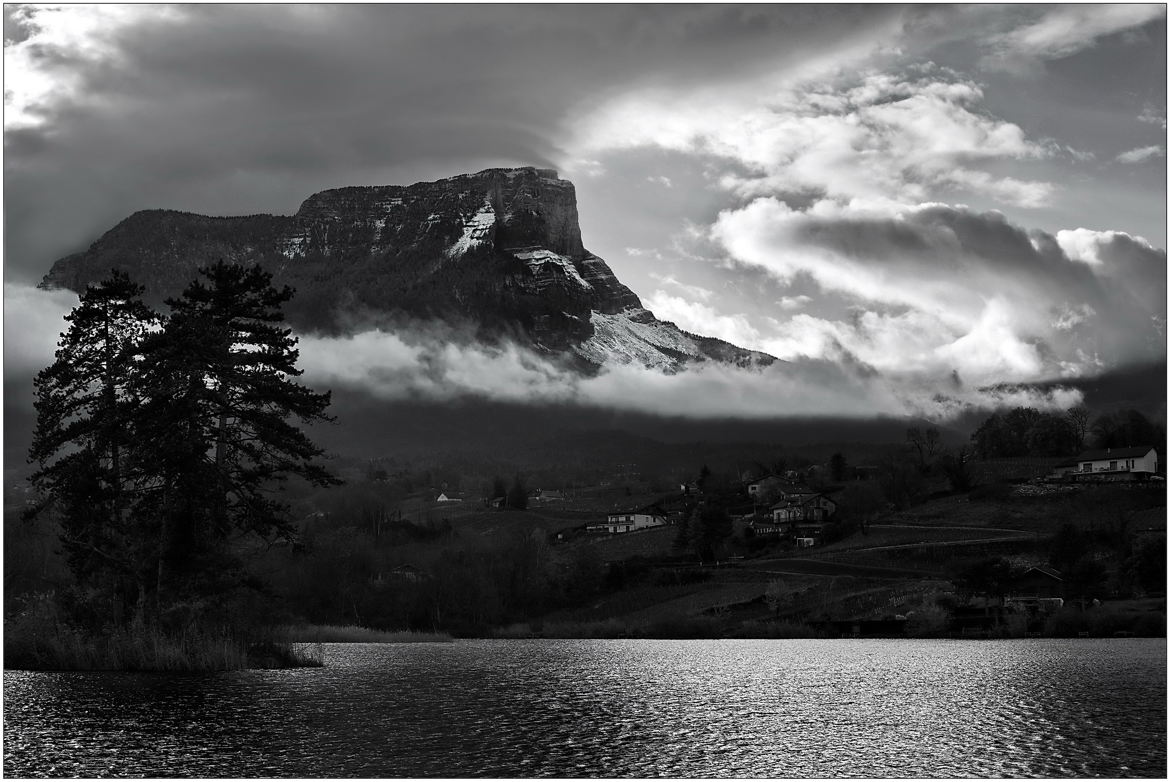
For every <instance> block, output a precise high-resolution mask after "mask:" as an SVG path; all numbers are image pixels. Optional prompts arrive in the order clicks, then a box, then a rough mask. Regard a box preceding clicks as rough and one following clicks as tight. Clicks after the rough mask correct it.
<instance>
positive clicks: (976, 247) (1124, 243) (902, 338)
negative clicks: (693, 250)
mask: <svg viewBox="0 0 1170 782" xmlns="http://www.w3.org/2000/svg"><path fill="white" fill-rule="evenodd" d="M711 238H712V239H713V240H714V241H715V242H717V243H718V244H720V245H721V246H722V247H723V248H725V250H726V251H727V253H728V254H729V255H730V257H731V258H733V259H735V260H737V261H739V262H741V263H745V264H748V265H751V266H755V267H758V268H761V269H763V270H765V271H767V272H768V273H769V274H771V275H772V276H773V277H775V278H776V279H777V280H778V281H779V282H780V283H782V284H786V283H791V282H792V281H793V280H795V279H796V278H798V277H801V278H807V279H811V280H812V281H813V282H814V283H815V284H816V285H817V286H819V287H820V288H821V289H822V290H823V291H825V292H826V293H830V294H833V295H835V296H840V297H844V298H845V300H846V301H852V302H854V303H855V309H854V313H853V315H852V317H850V318H849V319H847V320H833V319H826V318H823V317H814V316H812V315H809V314H804V313H801V314H798V315H796V316H793V317H791V318H789V319H788V320H786V321H784V320H780V319H775V320H774V321H773V322H772V323H771V325H770V327H769V328H768V329H763V330H762V333H760V334H759V336H758V337H757V341H756V342H754V343H753V346H754V347H757V348H758V349H761V350H764V351H767V352H769V353H772V354H773V355H776V356H778V357H781V358H789V357H794V356H809V357H816V358H828V359H833V360H846V359H848V358H855V359H857V360H860V361H862V362H864V363H866V364H868V365H870V366H872V367H874V368H876V369H877V370H879V371H880V372H882V373H884V374H886V375H888V376H931V377H934V378H936V379H942V378H945V377H946V376H947V375H948V374H949V373H950V372H952V371H954V372H958V373H959V375H960V376H961V377H962V378H964V380H966V381H969V382H970V383H972V384H975V385H981V384H991V383H995V382H999V381H1028V380H1038V379H1041V378H1044V377H1052V376H1056V375H1058V374H1060V375H1067V374H1069V373H1070V372H1073V371H1074V370H1076V369H1077V368H1080V369H1081V370H1082V371H1086V372H1088V371H1094V370H1097V369H1099V368H1100V364H1101V358H1100V356H1104V357H1105V360H1106V361H1107V363H1108V364H1109V365H1117V364H1121V363H1124V362H1126V361H1134V360H1149V359H1153V358H1157V357H1159V356H1161V355H1164V345H1162V344H1161V340H1160V337H1159V336H1158V334H1157V333H1156V329H1155V327H1154V326H1153V325H1152V323H1153V322H1152V321H1151V320H1150V318H1161V317H1164V316H1165V301H1164V297H1165V279H1166V271H1165V264H1166V260H1165V258H1166V256H1165V252H1164V251H1160V250H1156V249H1155V248H1153V247H1151V246H1150V244H1149V243H1148V242H1146V241H1145V240H1143V239H1140V238H1136V237H1131V236H1129V235H1127V234H1124V233H1119V232H1095V231H1089V230H1087V229H1077V230H1075V231H1062V232H1060V234H1058V235H1057V236H1056V237H1052V236H1049V235H1047V234H1043V233H1040V232H1032V233H1028V232H1026V231H1024V230H1023V229H1021V228H1019V227H1017V226H1014V225H1012V224H1011V223H1010V222H1008V221H1007V220H1006V218H1005V217H1004V216H1003V215H1002V214H999V213H994V212H986V213H977V212H973V211H971V210H967V209H962V208H957V207H950V206H946V205H942V204H926V205H921V206H917V207H910V208H905V209H902V210H900V211H896V212H893V213H891V214H886V215H883V214H882V213H881V212H880V211H875V210H873V209H870V208H868V207H866V208H859V209H852V208H850V207H842V206H840V205H836V204H830V205H828V206H825V205H821V204H815V205H813V206H812V207H810V208H809V209H807V210H805V211H797V210H794V209H792V208H791V207H789V206H787V205H785V204H784V203H782V202H780V201H778V200H777V199H774V198H761V199H757V200H755V201H753V202H752V203H750V204H748V205H746V206H744V207H742V208H740V209H734V210H727V211H725V212H723V213H721V214H720V216H719V218H718V220H717V221H716V223H715V224H714V226H713V228H712V231H711ZM777 314H778V315H779V314H780V313H777ZM753 325H755V326H757V327H759V324H758V323H757V324H752V323H745V324H743V327H741V329H740V331H741V332H743V333H747V328H749V327H752V326H753ZM761 328H762V327H761ZM1090 356H1091V357H1092V360H1091V361H1090V360H1087V357H1090Z"/></svg>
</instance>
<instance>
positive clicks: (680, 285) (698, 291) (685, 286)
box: [630, 253, 715, 301]
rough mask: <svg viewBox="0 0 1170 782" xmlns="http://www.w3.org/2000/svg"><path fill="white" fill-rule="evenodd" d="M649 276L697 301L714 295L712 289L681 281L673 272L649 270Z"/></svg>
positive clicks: (708, 298)
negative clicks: (663, 272)
mask: <svg viewBox="0 0 1170 782" xmlns="http://www.w3.org/2000/svg"><path fill="white" fill-rule="evenodd" d="M630 254H631V255H635V254H637V253H630ZM649 276H650V279H652V280H657V281H658V282H660V283H662V284H663V285H670V286H671V287H674V288H677V289H678V290H680V291H682V292H683V293H685V294H687V295H688V296H690V297H691V298H693V299H698V300H699V301H708V300H710V299H711V297H712V296H714V295H715V292H714V291H712V290H710V289H708V288H704V287H703V286H701V285H691V284H689V283H685V282H681V281H680V280H679V279H678V278H677V277H675V276H674V275H673V274H665V275H663V274H658V273H656V272H650V275H649Z"/></svg>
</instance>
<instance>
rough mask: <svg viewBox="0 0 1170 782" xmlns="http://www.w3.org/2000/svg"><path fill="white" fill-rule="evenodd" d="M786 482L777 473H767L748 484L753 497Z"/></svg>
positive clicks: (750, 495)
mask: <svg viewBox="0 0 1170 782" xmlns="http://www.w3.org/2000/svg"><path fill="white" fill-rule="evenodd" d="M783 484H784V479H783V478H780V477H778V476H776V475H765V476H763V477H762V478H757V479H756V480H754V481H752V482H751V483H749V484H748V485H747V493H748V496H749V497H751V498H752V499H755V498H756V497H759V496H761V495H763V494H767V493H768V492H769V491H770V490H772V489H774V488H776V487H778V486H781V485H783Z"/></svg>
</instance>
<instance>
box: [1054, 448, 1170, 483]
mask: <svg viewBox="0 0 1170 782" xmlns="http://www.w3.org/2000/svg"><path fill="white" fill-rule="evenodd" d="M1056 470H1057V472H1058V473H1060V474H1061V475H1062V476H1063V477H1065V478H1067V479H1069V480H1074V481H1083V480H1090V481H1095V480H1103V481H1118V480H1148V479H1149V477H1150V476H1151V475H1153V474H1154V473H1156V472H1158V452H1157V451H1156V450H1154V448H1153V447H1151V446H1148V445H1143V446H1139V447H1136V448H1102V449H1098V450H1095V451H1085V452H1083V453H1081V454H1080V455H1079V456H1077V458H1076V461H1075V462H1065V463H1063V464H1060V465H1057V467H1056Z"/></svg>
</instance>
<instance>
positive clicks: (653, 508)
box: [609, 503, 666, 517]
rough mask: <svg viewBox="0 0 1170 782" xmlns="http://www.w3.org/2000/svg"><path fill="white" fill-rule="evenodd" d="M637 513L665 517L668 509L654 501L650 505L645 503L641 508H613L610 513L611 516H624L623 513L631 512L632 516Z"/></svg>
mask: <svg viewBox="0 0 1170 782" xmlns="http://www.w3.org/2000/svg"><path fill="white" fill-rule="evenodd" d="M636 513H642V514H646V515H649V516H663V517H665V516H666V511H664V510H663V509H662V507H661V506H659V505H658V503H652V504H650V505H643V506H642V507H641V508H637V509H635V510H611V511H610V512H609V515H610V516H623V515H626V514H629V515H631V516H632V515H634V514H636Z"/></svg>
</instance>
